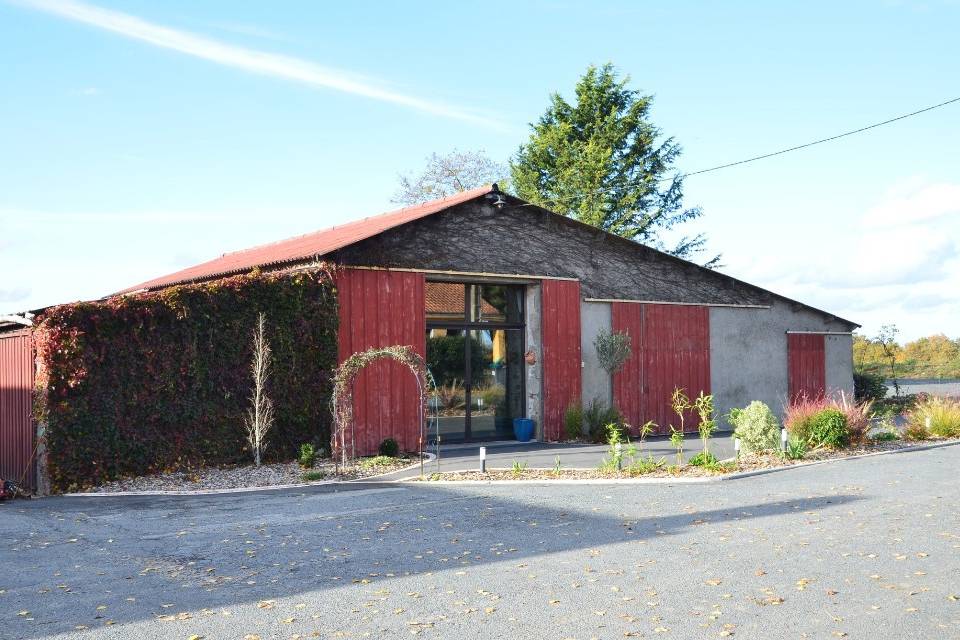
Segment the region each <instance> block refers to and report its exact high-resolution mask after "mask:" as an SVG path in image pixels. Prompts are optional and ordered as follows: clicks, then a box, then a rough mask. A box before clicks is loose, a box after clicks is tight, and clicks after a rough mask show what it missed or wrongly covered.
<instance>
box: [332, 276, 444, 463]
mask: <svg viewBox="0 0 960 640" xmlns="http://www.w3.org/2000/svg"><path fill="white" fill-rule="evenodd" d="M337 290H338V292H339V301H340V313H339V316H340V329H339V335H338V339H339V345H338V355H339V361H340V362H343V361H344V360H346V359H347V358H349V357H350V356H351V355H352V354H354V353H357V352H359V351H364V350H366V349H370V348H371V347H389V346H393V345H410V346H412V347H413V348H414V349H416V350H417V352H418V353H420V355H423V356H425V355H426V332H427V325H426V311H425V309H426V306H425V302H424V275H423V274H422V273H410V272H406V271H373V270H369V269H343V270H341V271H339V272H338V274H337ZM353 416H354V422H355V424H356V428H355V432H354V433H355V437H356V441H355V444H356V451H357V454H358V455H367V454H373V453H376V452H377V447H378V446H379V445H380V443H381V442H382V441H383V440H384V439H385V438H394V439H395V440H396V441H397V442H398V443H400V446H401V448H403V449H404V450H406V451H416V450H417V446H418V439H419V437H420V422H419V419H420V414H419V407H418V395H417V382H416V379H415V378H414V376H413V374H411V372H410V370H409V369H408V368H407V367H406V366H405V365H402V364H400V363H398V362H393V361H387V360H382V361H378V362H374V363H372V364H370V365H369V366H367V367H366V368H365V369H364V370H363V371H362V372H360V373H359V374H358V375H357V378H356V380H355V382H354V388H353Z"/></svg>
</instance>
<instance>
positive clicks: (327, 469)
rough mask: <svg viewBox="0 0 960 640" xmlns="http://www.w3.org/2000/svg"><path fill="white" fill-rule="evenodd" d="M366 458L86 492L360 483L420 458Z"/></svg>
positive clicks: (188, 475)
mask: <svg viewBox="0 0 960 640" xmlns="http://www.w3.org/2000/svg"><path fill="white" fill-rule="evenodd" d="M363 460H364V459H363V458H361V459H360V460H359V461H358V463H357V464H355V465H353V466H350V467H347V468H346V469H341V470H340V473H339V474H337V470H336V467H335V465H334V464H333V461H332V460H329V459H328V460H323V461H320V462H317V463H316V464H315V465H314V466H313V467H311V468H310V469H303V468H301V467H300V465H299V464H298V463H296V462H282V463H276V464H264V465H261V466H260V467H254V466H252V465H249V466H231V467H204V468H201V469H196V470H191V471H174V472H170V473H160V474H156V475H151V476H138V477H135V478H126V479H123V480H115V481H113V482H108V483H105V484H102V485H99V486H96V487H90V488H89V489H86V490H85V491H84V493H117V492H121V491H205V490H211V489H242V488H247V487H271V486H277V485H287V484H302V483H305V482H308V481H307V480H305V479H304V473H307V472H313V473H318V474H323V477H320V478H317V479H314V480H311V481H310V482H321V481H323V482H325V481H329V480H356V479H358V478H368V477H370V476H375V475H380V474H382V473H388V472H390V471H396V470H397V469H402V468H404V467H407V466H409V465H411V464H413V463H414V462H416V456H415V455H414V456H413V457H408V458H394V459H393V460H392V461H391V462H389V463H386V464H377V465H364V464H363Z"/></svg>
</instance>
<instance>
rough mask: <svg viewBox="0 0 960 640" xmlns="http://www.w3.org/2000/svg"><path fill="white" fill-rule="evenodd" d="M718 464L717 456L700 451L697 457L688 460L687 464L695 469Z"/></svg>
mask: <svg viewBox="0 0 960 640" xmlns="http://www.w3.org/2000/svg"><path fill="white" fill-rule="evenodd" d="M718 462H719V460H717V456H715V455H713V454H712V453H710V452H709V451H701V452H700V453H698V454H697V455H695V456H693V457H692V458H690V460H689V461H688V462H687V464H692V465H693V466H695V467H704V466H708V465H714V464H717V463H718Z"/></svg>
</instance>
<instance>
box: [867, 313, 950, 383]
mask: <svg viewBox="0 0 960 640" xmlns="http://www.w3.org/2000/svg"><path fill="white" fill-rule="evenodd" d="M896 333H897V332H896V328H895V327H892V326H888V327H884V330H882V331H881V332H879V333H878V334H877V335H876V336H874V337H872V338H871V337H867V336H864V335H860V334H854V336H853V365H854V368H855V369H856V371H857V372H858V373H869V374H874V375H881V376H883V377H884V378H886V379H896V378H960V338H957V339H950V338H948V337H947V336H945V335H943V334H942V333H941V334H936V335H932V336H927V337H925V338H918V339H917V340H913V341H911V342H906V343H904V344H900V343H898V342H897V341H896Z"/></svg>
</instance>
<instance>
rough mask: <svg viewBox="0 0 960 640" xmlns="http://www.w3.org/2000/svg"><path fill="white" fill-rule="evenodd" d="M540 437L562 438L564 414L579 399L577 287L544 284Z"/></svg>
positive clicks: (557, 282) (556, 282)
mask: <svg viewBox="0 0 960 640" xmlns="http://www.w3.org/2000/svg"><path fill="white" fill-rule="evenodd" d="M541 295H542V299H541V306H542V312H541V338H540V339H541V344H542V347H543V437H544V438H545V439H547V440H560V439H562V438H563V437H564V431H563V414H564V411H566V408H567V406H568V405H569V404H570V403H572V402H575V401H577V400H579V398H580V375H581V371H580V366H581V360H580V283H579V282H576V281H567V280H543V281H542V285H541Z"/></svg>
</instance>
